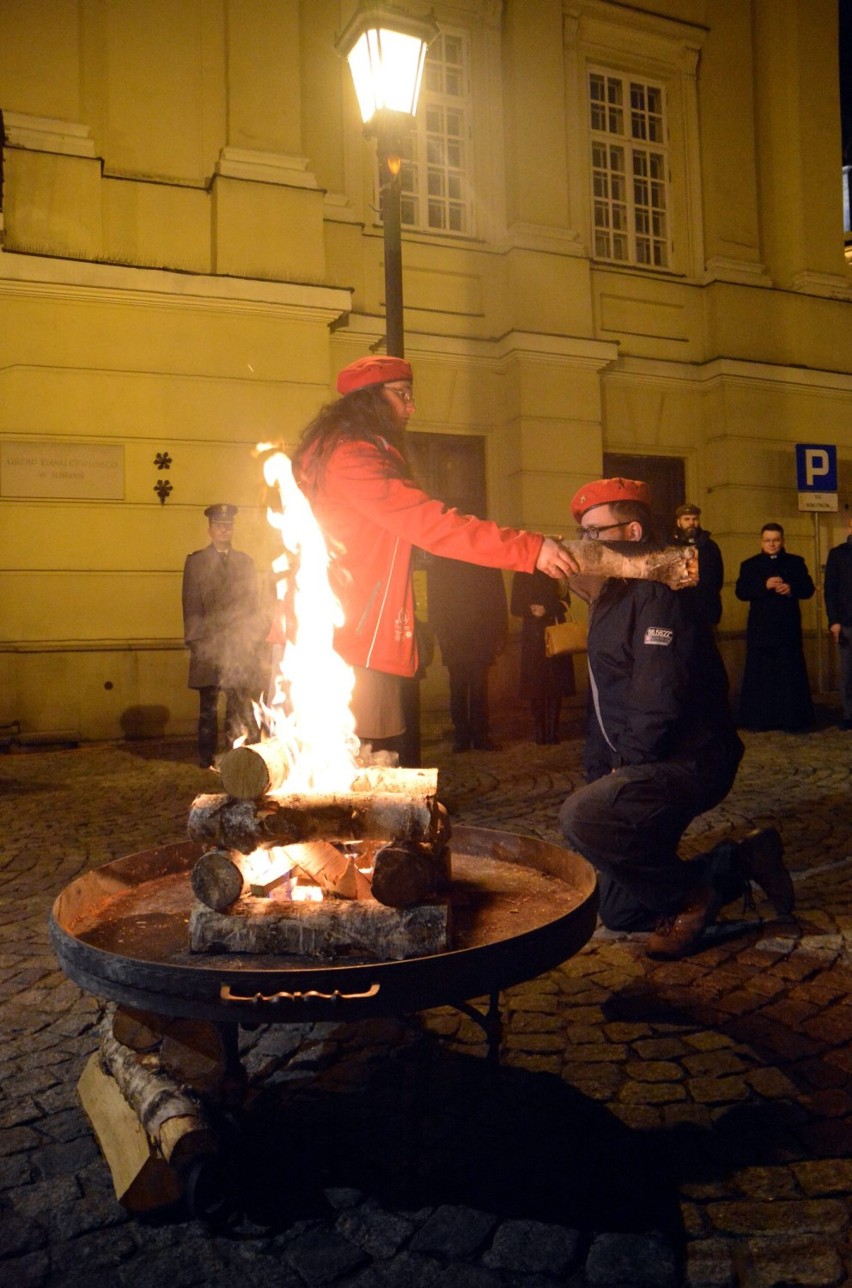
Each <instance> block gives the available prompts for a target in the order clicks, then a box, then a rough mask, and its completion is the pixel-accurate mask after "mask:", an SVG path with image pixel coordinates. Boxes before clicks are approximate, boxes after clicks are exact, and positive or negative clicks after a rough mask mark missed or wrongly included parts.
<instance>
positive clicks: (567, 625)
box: [544, 613, 589, 657]
mask: <svg viewBox="0 0 852 1288" xmlns="http://www.w3.org/2000/svg"><path fill="white" fill-rule="evenodd" d="M588 644H589V633H588V630H587V629H586V626H585V624H584V623H583V622H575V621H574V618H573V617H572V616H571V614H570V613H569V614H568V618H567V621H564V622H557V623H556V624H555V625H554V626H545V628H544V651H545V653H546V654H547V656H548V657H558V656H559V654H560V653H585V652H586V651H587V649H588Z"/></svg>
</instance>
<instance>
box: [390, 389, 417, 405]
mask: <svg viewBox="0 0 852 1288" xmlns="http://www.w3.org/2000/svg"><path fill="white" fill-rule="evenodd" d="M382 387H383V388H384V389H387V391H388V393H389V394H396V396H397V398H398V399H399V401H400V402H401V403H403V404H404V405H405V406H406V407H411V406H413V405H414V391H413V390H411V389H397V387H396V385H383V386H382Z"/></svg>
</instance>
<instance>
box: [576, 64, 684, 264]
mask: <svg viewBox="0 0 852 1288" xmlns="http://www.w3.org/2000/svg"><path fill="white" fill-rule="evenodd" d="M589 112H590V127H591V147H592V219H593V228H594V255H595V258H596V259H609V260H616V261H617V262H619V263H624V264H641V265H643V266H644V267H647V268H669V267H670V264H671V229H670V218H669V209H670V206H671V201H670V195H669V157H668V129H667V125H666V101H665V91H664V90H663V88H662V86H660V85H653V84H649V83H647V82H645V81H639V80H634V79H632V78H628V77H626V76H618V75H616V74H614V73H612V72H602V71H592V72H590V73H589Z"/></svg>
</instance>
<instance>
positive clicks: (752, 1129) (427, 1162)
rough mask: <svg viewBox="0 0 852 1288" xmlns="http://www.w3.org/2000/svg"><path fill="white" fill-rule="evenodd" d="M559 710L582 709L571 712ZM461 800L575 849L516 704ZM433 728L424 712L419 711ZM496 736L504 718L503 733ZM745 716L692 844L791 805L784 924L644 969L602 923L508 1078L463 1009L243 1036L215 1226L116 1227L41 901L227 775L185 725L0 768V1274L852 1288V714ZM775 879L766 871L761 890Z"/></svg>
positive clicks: (167, 826)
mask: <svg viewBox="0 0 852 1288" xmlns="http://www.w3.org/2000/svg"><path fill="white" fill-rule="evenodd" d="M572 722H573V723H572ZM426 723H427V726H429V727H427V729H426V731H425V735H424V750H423V763H424V764H437V765H438V766H439V767H440V770H441V779H440V782H441V790H440V795H441V799H442V800H444V802H445V803H446V804H447V806H448V808H449V809H450V812H451V815H452V817H453V820H454V821H455V822H458V823H469V824H474V825H478V826H483V827H494V828H499V829H502V830H505V831H511V832H518V833H522V834H526V835H532V836H537V837H540V838H542V839H544V840H548V841H552V842H557V843H558V842H559V835H558V831H557V828H556V823H557V812H558V807H559V804H560V802H561V801H562V799H563V798H564V797H565V795H566V794H567V793H568V792H570V791H571V790H572V789H573V788H574V787H575V786H576V785H577V784H578V783H579V782H580V781H581V767H580V752H581V745H582V744H581V739H580V730H579V724H578V723H577V715H576V712H572V713H571V715H570V717H569V721H568V722H567V724H566V732H567V733H568V735H569V736H568V737H567V738H566V739H565V740H564V741H563V742H562V743H561V744H560V745H559V746H553V747H537V746H535V745H533V744H532V743H530V742H529V741H526V740H525V732H526V731H525V729H524V727H523V723H522V722H521V721H520V720H517V721H516V722H515V723H512V720H511V719H509V718H507V721H506V725H505V727H498V728H497V729H496V730H495V733H496V735H497V736H498V737H500V738H501V739H502V741H503V749H502V750H498V751H494V752H485V753H482V752H470V753H466V754H463V755H453V754H452V752H451V751H450V742H449V740H448V739H447V737H446V736H445V734H446V731H445V730H444V729H443V728H442V727H441V721H440V720H434V719H432V720H430V721H427V722H426ZM432 726H434V727H432ZM510 726H511V727H510ZM819 726H820V727H819V728H818V729H817V730H816V731H815V732H813V733H811V734H809V735H787V734H746V735H744V741H745V742H746V746H747V752H746V757H745V760H744V762H743V766H742V769H741V771H740V775H739V778H738V781H737V783H736V785H735V787H734V790H733V791H732V792H731V794H730V796H729V797H728V799H727V800H726V801H725V802H724V803H723V804H722V806H720V807H719V808H717V809H716V810H714V811H713V812H712V813H710V814H707V815H704V816H703V817H702V818H701V819H699V820H698V823H697V824H696V825H694V826H693V828H692V829H691V831H690V832H689V834H688V836H687V838H686V844H685V847H684V848H685V852H687V853H688V852H689V851H690V850H691V851H692V852H697V851H698V850H699V849H703V848H705V847H706V846H707V844H708V843H713V842H715V841H716V840H718V839H721V838H722V837H725V836H731V837H733V838H739V837H741V836H743V835H744V834H745V833H746V832H748V831H749V830H750V829H751V828H753V827H760V826H765V825H768V824H770V823H771V824H774V825H775V826H777V827H778V828H779V829H780V831H781V833H782V836H783V839H784V842H785V846H786V857H787V862H788V865H789V867H790V870H791V872H792V874H793V877H794V881H795V885H796V893H797V909H796V915H795V919H789V920H777V919H772V914H771V910H770V909H769V908H768V907H767V906H766V905H765V904H764V903H762V902H761V900H760V898H758V899H757V908H756V910H745V911H744V910H742V909H741V908H740V907H739V906H737V905H734V906H730V907H728V908H726V909H725V911H724V913H723V919H722V920H721V921H720V922H719V923H718V925H717V926H716V927H714V928H713V930H712V932H711V933H710V934H709V935H708V939H707V947H706V949H705V950H704V951H702V952H700V953H699V954H697V955H695V956H693V957H691V958H689V959H687V960H684V961H680V962H675V963H663V962H654V961H652V960H651V959H650V958H648V957H647V956H646V955H645V952H644V948H643V942H642V940H643V937H642V936H639V935H636V936H632V937H625V936H616V935H612V934H610V933H607V932H605V931H602V930H599V931H598V932H597V933H596V934H595V936H594V937H593V939H592V940H591V941H590V943H589V944H588V945H587V946H586V947H585V948H584V949H583V950H582V951H581V952H580V953H579V954H577V955H576V956H575V957H573V958H571V959H570V960H568V961H567V962H565V963H564V964H563V965H562V966H560V967H559V968H557V969H556V970H553V971H551V972H549V973H548V974H546V975H544V976H542V977H540V978H537V979H534V980H532V981H530V982H528V983H526V984H524V985H523V986H520V987H516V988H513V989H509V990H507V991H506V992H505V993H504V994H503V995H502V1012H503V1021H504V1029H503V1039H502V1047H501V1069H500V1071H499V1072H498V1074H497V1075H496V1076H490V1075H489V1071H488V1068H487V1066H486V1062H485V1060H484V1058H483V1057H484V1054H485V1043H484V1038H483V1033H482V1030H481V1029H480V1028H479V1027H478V1026H477V1025H476V1024H475V1023H473V1022H472V1021H471V1019H470V1018H468V1017H467V1016H466V1015H464V1014H463V1013H461V1012H460V1011H458V1010H455V1009H453V1008H450V1007H445V1008H441V1009H438V1010H434V1011H429V1012H426V1013H423V1014H421V1015H419V1016H412V1017H401V1018H400V1019H399V1020H398V1021H396V1020H394V1021H380V1020H375V1021H373V1020H370V1021H363V1022H361V1023H357V1024H349V1025H345V1024H330V1023H329V1024H315V1025H296V1024H281V1025H276V1026H268V1027H263V1028H260V1029H257V1030H255V1031H251V1032H248V1031H244V1032H242V1034H241V1048H242V1054H243V1061H244V1064H245V1067H246V1069H247V1071H248V1074H249V1079H250V1098H249V1108H248V1110H247V1112H246V1121H245V1123H244V1130H245V1132H246V1151H247V1157H248V1158H250V1159H251V1163H250V1166H249V1167H248V1168H247V1172H246V1175H245V1177H244V1189H245V1196H246V1201H245V1210H244V1211H241V1212H239V1213H236V1214H234V1216H233V1218H232V1219H231V1220H230V1221H229V1222H228V1223H227V1224H226V1225H225V1226H224V1227H223V1228H221V1229H215V1230H214V1229H209V1228H207V1227H206V1226H205V1225H203V1224H202V1223H201V1222H199V1221H195V1220H189V1219H187V1217H186V1216H185V1214H183V1213H181V1212H177V1213H171V1214H169V1215H168V1217H161V1218H158V1219H150V1218H149V1219H146V1220H140V1219H138V1218H131V1217H129V1216H128V1215H127V1213H126V1212H125V1211H124V1210H123V1208H122V1207H121V1206H120V1205H119V1204H118V1202H117V1201H116V1199H115V1196H114V1192H113V1188H112V1183H111V1178H110V1174H109V1170H108V1168H107V1166H106V1164H105V1163H104V1161H103V1159H102V1158H101V1155H100V1153H99V1150H98V1147H97V1144H96V1142H95V1139H94V1137H93V1134H92V1132H91V1130H90V1127H89V1124H88V1122H87V1120H86V1118H85V1116H84V1114H83V1112H82V1110H81V1108H80V1104H79V1101H78V1098H77V1094H76V1083H77V1080H78V1078H79V1075H80V1072H81V1070H82V1068H83V1066H84V1064H85V1062H86V1060H87V1058H88V1056H89V1055H90V1053H91V1052H92V1051H93V1050H94V1048H95V1046H96V1041H97V1036H96V1031H95V1026H96V1023H97V1018H98V1002H97V999H95V998H94V997H92V996H89V995H87V994H84V993H82V992H81V991H80V989H79V988H78V987H77V986H76V985H75V984H73V983H72V982H70V981H69V980H67V979H66V978H65V976H64V975H63V974H62V973H61V972H60V970H59V969H58V966H57V962H56V959H55V957H54V956H53V953H52V951H51V948H50V945H49V942H48V933H47V924H48V915H49V912H50V907H51V904H52V901H53V899H54V898H55V896H56V895H57V894H58V893H59V892H60V891H61V890H62V889H63V888H64V887H65V886H66V885H67V884H68V882H69V881H71V880H72V879H73V878H74V877H76V876H78V875H80V874H81V873H83V872H85V871H87V870H88V869H89V868H91V867H96V866H99V865H101V864H103V863H104V862H106V861H108V860H110V859H113V858H116V857H119V856H122V855H126V854H132V853H134V852H136V851H139V850H144V849H149V848H151V847H152V846H154V845H157V844H160V843H165V842H171V841H178V840H181V839H183V837H184V835H185V828H186V818H187V812H188V808H189V804H190V802H191V801H192V799H193V797H194V796H195V795H196V794H197V793H198V792H200V791H203V790H215V780H213V776H212V775H211V774H209V773H205V772H204V771H202V770H200V769H198V768H197V767H196V764H195V760H196V756H195V748H194V746H193V745H192V744H191V743H190V742H188V741H185V740H175V741H172V742H168V741H162V742H138V743H132V742H126V743H112V744H96V745H87V746H81V747H79V748H75V749H51V750H48V749H39V750H28V751H26V752H24V751H16V750H15V749H14V748H12V749H11V750H9V752H8V753H7V754H6V755H4V756H2V757H0V819H2V838H3V841H2V859H1V860H0V880H2V886H0V889H2V905H0V906H2V924H1V925H0V936H2V940H0V980H1V981H2V984H1V985H0V1003H2V1011H1V1012H0V1014H2V1032H3V1036H4V1041H3V1047H2V1055H0V1059H2V1074H3V1076H2V1084H0V1281H2V1283H3V1284H4V1285H7V1288H18V1286H23V1285H32V1286H33V1288H47V1286H48V1285H60V1284H62V1285H67V1286H68V1288H76V1286H79V1288H83V1285H85V1288H100V1286H103V1288H107V1286H109V1288H116V1286H121V1285H132V1286H133V1288H146V1286H147V1285H152V1286H153V1285H157V1286H158V1288H161V1286H162V1285H163V1284H166V1283H167V1284H168V1285H169V1288H191V1286H193V1285H210V1286H212V1288H225V1286H226V1285H232V1284H233V1285H241V1286H243V1285H249V1284H250V1285H252V1286H253V1288H264V1285H267V1284H268V1285H273V1284H274V1285H276V1286H277V1288H315V1286H316V1288H319V1286H320V1285H332V1286H333V1288H409V1286H410V1288H421V1286H422V1288H426V1286H428V1285H432V1284H434V1285H435V1286H436V1288H438V1285H440V1288H501V1286H503V1285H505V1286H507V1288H521V1286H524V1288H555V1286H556V1285H576V1286H577V1288H581V1286H587V1288H618V1286H623V1288H676V1286H677V1285H688V1288H771V1286H772V1285H775V1286H777V1288H782V1286H785V1288H786V1286H793V1285H809V1286H810V1288H829V1286H831V1285H841V1284H847V1283H849V1282H850V1281H852V1246H850V1229H852V1222H851V1221H850V1217H852V1045H850V1034H852V1000H850V989H849V985H850V975H852V959H850V950H851V949H852V882H850V877H852V790H850V776H852V775H851V774H850V765H852V734H850V733H848V732H843V731H841V730H840V729H838V728H837V727H836V724H835V717H834V716H833V714H832V713H831V712H829V711H826V710H821V711H820V722H819ZM758 893H759V892H756V894H758Z"/></svg>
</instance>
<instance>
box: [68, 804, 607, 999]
mask: <svg viewBox="0 0 852 1288" xmlns="http://www.w3.org/2000/svg"><path fill="white" fill-rule="evenodd" d="M203 850H204V847H203V846H200V845H198V844H196V843H195V842H191V841H187V842H183V843H181V844H177V845H166V846H160V847H158V848H156V849H153V850H144V851H142V852H141V853H139V854H131V855H128V856H127V857H126V858H122V859H116V860H114V861H113V862H112V863H107V864H105V865H104V866H103V867H101V868H98V869H97V870H95V871H93V872H89V873H87V874H86V875H85V876H82V877H79V878H78V879H77V880H76V881H72V882H71V884H70V885H69V886H67V887H66V888H65V890H63V892H62V893H61V894H60V895H59V897H58V898H57V899H56V902H55V903H54V905H53V910H52V913H51V918H50V936H51V941H52V943H53V947H54V950H55V952H56V955H57V957H58V958H59V963H60V965H61V967H62V969H63V970H64V972H65V974H66V975H67V976H68V977H69V978H70V979H72V980H73V981H74V983H75V984H78V985H79V986H80V987H81V988H83V989H86V990H87V991H88V992H90V993H94V994H95V995H96V996H98V997H104V998H109V999H111V1000H113V1001H116V1002H120V1003H123V1004H124V1005H127V1006H132V1007H136V1008H138V1009H141V1010H148V1011H153V1012H156V1013H158V1014H163V1015H174V1016H181V1017H193V1018H198V1019H207V1020H213V1021H216V1022H220V1023H221V1022H227V1023H238V1024H257V1023H264V1024H265V1023H272V1022H284V1023H286V1022H290V1023H292V1022H295V1021H310V1022H313V1021H317V1020H329V1019H337V1020H360V1019H366V1018H370V1017H373V1016H378V1015H399V1014H404V1013H406V1012H412V1011H419V1010H424V1009H427V1008H429V1007H433V1006H444V1005H455V1004H458V1003H463V1002H465V1001H467V1000H469V999H471V998H479V997H483V996H485V995H486V994H490V995H491V996H492V998H494V997H495V995H496V994H497V993H498V992H499V991H500V990H501V989H504V988H508V987H510V986H511V985H512V984H519V983H521V982H522V981H524V980H527V979H532V978H534V977H535V976H536V975H540V974H541V973H542V972H544V971H547V970H551V969H553V967H555V966H558V965H559V963H560V962H563V961H565V960H566V959H567V958H569V957H571V956H573V955H574V953H576V952H578V951H579V950H580V948H582V946H583V945H584V944H585V943H586V942H587V941H588V939H589V938H590V936H591V934H592V932H593V930H594V928H595V921H596V914H597V902H598V901H597V888H596V882H595V875H594V871H593V869H592V868H591V867H590V865H589V864H588V863H587V862H586V861H585V859H583V858H581V857H580V856H579V855H578V854H575V853H573V852H572V851H570V850H564V849H561V848H559V847H558V846H555V845H550V844H548V843H547V842H544V841H538V840H535V839H532V838H530V837H524V836H515V835H513V834H511V833H508V832H498V831H491V830H489V829H486V828H478V827H456V828H454V829H453V840H452V868H453V882H452V895H451V900H452V905H453V912H452V925H453V934H452V943H453V947H452V948H451V949H450V950H449V951H447V952H442V953H436V954H433V955H430V956H428V957H415V958H410V959H407V960H405V961H382V962H376V961H370V960H368V959H366V958H364V957H359V958H352V959H349V958H347V959H345V960H344V961H341V960H340V959H338V960H335V961H334V962H333V963H332V962H325V961H319V960H315V959H310V958H306V957H285V956H275V957H270V956H260V955H248V954H240V955H238V956H236V955H231V954H219V955H213V954H196V953H191V952H190V951H189V945H188V924H189V914H190V911H191V908H192V905H193V901H194V896H193V893H192V888H191V886H190V873H191V871H192V867H193V864H194V863H195V860H196V859H197V858H198V857H199V856H200V855H201V854H202V853H203Z"/></svg>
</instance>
